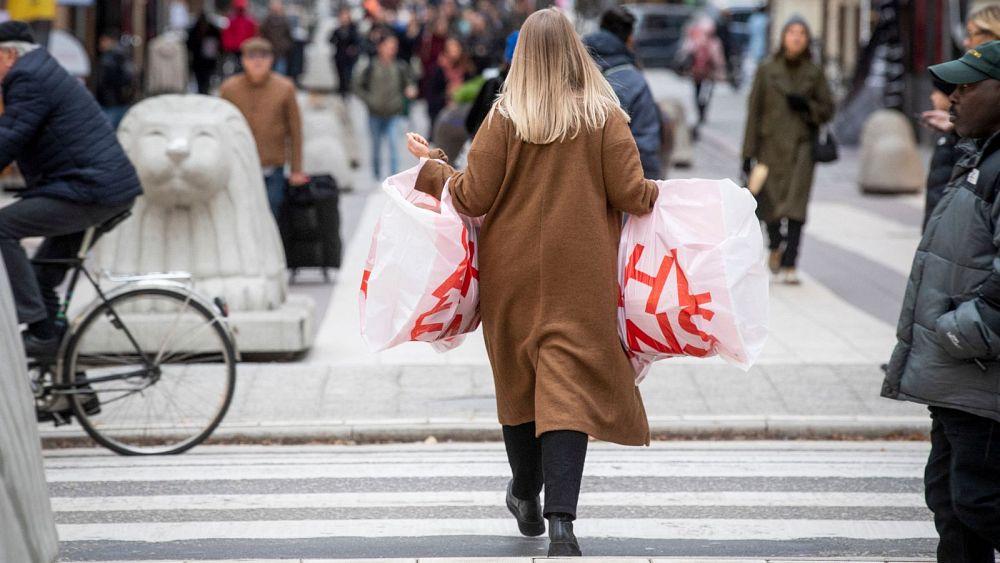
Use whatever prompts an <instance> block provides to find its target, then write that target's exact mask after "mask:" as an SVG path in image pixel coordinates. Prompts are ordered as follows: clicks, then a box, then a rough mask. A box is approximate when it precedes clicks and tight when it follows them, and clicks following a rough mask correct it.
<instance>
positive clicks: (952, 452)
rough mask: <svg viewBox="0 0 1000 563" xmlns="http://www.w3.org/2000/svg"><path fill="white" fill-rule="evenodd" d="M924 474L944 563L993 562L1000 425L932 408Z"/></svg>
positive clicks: (997, 540)
mask: <svg viewBox="0 0 1000 563" xmlns="http://www.w3.org/2000/svg"><path fill="white" fill-rule="evenodd" d="M930 411H931V420H932V424H931V454H930V458H929V459H928V460H927V468H926V470H925V472H924V488H925V495H926V499H927V506H928V508H930V509H931V511H933V512H934V525H935V526H936V527H937V531H938V535H939V536H940V538H941V539H940V542H939V543H938V550H937V556H938V561H939V562H940V563H959V562H961V563H986V562H989V563H993V562H994V554H993V551H994V550H995V549H1000V422H997V421H995V420H991V419H988V418H984V417H981V416H976V415H973V414H969V413H966V412H963V411H958V410H953V409H946V408H941V407H930Z"/></svg>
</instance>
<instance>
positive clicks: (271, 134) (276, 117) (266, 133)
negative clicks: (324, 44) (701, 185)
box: [219, 37, 309, 219]
mask: <svg viewBox="0 0 1000 563" xmlns="http://www.w3.org/2000/svg"><path fill="white" fill-rule="evenodd" d="M273 63H274V51H273V49H272V47H271V43H270V42H268V41H267V40H266V39H262V38H260V37H254V38H252V39H248V40H247V41H245V42H244V43H243V60H242V65H243V72H241V73H240V74H237V75H235V76H231V77H229V78H228V79H226V81H225V82H223V83H222V86H221V87H220V88H219V96H220V97H222V99H224V100H228V101H229V102H232V103H233V105H235V106H236V107H237V108H239V110H240V112H241V113H242V114H243V117H245V118H246V120H247V123H248V124H249V125H250V131H251V132H252V133H253V138H254V140H255V141H256V143H257V153H258V155H259V156H260V165H261V171H262V172H263V174H264V185H265V187H266V188H267V201H268V203H270V204H271V212H272V213H273V214H274V216H275V219H277V218H278V216H279V214H280V213H281V206H282V204H283V203H284V200H285V183H286V182H285V166H286V165H287V166H289V167H290V168H291V175H290V177H289V178H288V182H287V183H288V184H290V185H292V186H300V185H303V184H305V183H307V182H309V177H308V176H306V175H305V174H303V173H302V116H301V115H300V113H299V104H298V101H296V99H295V85H294V84H292V81H291V80H289V79H287V78H285V77H284V76H281V75H278V74H276V73H274V72H273V71H272V66H271V65H272V64H273Z"/></svg>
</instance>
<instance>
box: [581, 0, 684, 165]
mask: <svg viewBox="0 0 1000 563" xmlns="http://www.w3.org/2000/svg"><path fill="white" fill-rule="evenodd" d="M634 27H635V16H633V15H632V14H630V13H629V12H628V10H626V9H625V8H622V7H617V8H612V9H610V10H608V11H607V12H604V15H602V16H601V29H600V30H598V31H597V32H595V33H592V34H590V35H588V36H586V37H584V38H583V43H584V45H586V46H587V49H588V50H589V51H590V54H591V55H592V56H593V57H594V60H595V61H597V64H598V66H600V67H601V72H603V73H604V77H605V78H607V79H608V82H610V83H611V87H612V88H614V89H615V94H617V95H618V100H619V101H620V102H621V104H622V108H623V109H624V110H625V111H626V112H627V113H628V114H629V116H630V117H631V118H632V121H631V122H630V123H629V128H630V129H632V136H633V137H635V144H636V145H638V146H639V158H640V160H641V161H642V171H643V173H644V174H645V176H646V178H648V179H651V180H660V179H662V178H663V172H664V171H663V163H662V161H661V159H660V143H661V139H662V137H661V135H660V133H661V130H660V128H661V127H662V126H663V124H662V121H661V116H660V110H659V108H658V107H657V106H656V102H655V101H653V93H652V92H651V91H650V89H649V84H647V83H646V79H645V78H644V77H643V75H642V73H641V72H640V71H639V69H638V68H637V67H636V65H635V55H634V54H633V53H632V51H631V49H630V48H629V44H630V43H631V41H632V31H633V29H634Z"/></svg>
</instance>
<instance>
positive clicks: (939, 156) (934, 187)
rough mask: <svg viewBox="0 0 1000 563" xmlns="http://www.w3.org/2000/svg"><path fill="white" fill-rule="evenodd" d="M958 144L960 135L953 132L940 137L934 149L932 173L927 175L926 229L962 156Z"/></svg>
mask: <svg viewBox="0 0 1000 563" xmlns="http://www.w3.org/2000/svg"><path fill="white" fill-rule="evenodd" d="M956 143H958V135H957V134H955V133H954V132H952V133H947V134H944V135H941V136H940V137H938V140H937V145H936V146H935V147H934V154H933V155H932V156H931V166H930V171H929V172H928V173H927V196H926V197H927V199H926V205H924V228H925V229H926V228H927V221H928V220H929V219H930V218H931V213H933V212H934V208H935V207H937V204H938V202H939V201H941V198H942V197H943V196H944V189H945V188H946V187H947V186H948V180H951V172H952V170H953V169H954V168H955V163H957V162H958V158H959V157H960V156H961V154H960V153H959V151H958V149H957V148H955V144H956Z"/></svg>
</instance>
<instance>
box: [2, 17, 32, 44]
mask: <svg viewBox="0 0 1000 563" xmlns="http://www.w3.org/2000/svg"><path fill="white" fill-rule="evenodd" d="M8 41H23V42H24V43H34V42H35V35H34V34H33V33H31V27H29V26H28V24H26V23H24V22H22V21H17V20H11V21H5V22H3V23H0V43H6V42H8Z"/></svg>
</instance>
